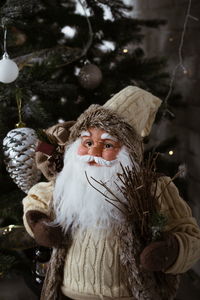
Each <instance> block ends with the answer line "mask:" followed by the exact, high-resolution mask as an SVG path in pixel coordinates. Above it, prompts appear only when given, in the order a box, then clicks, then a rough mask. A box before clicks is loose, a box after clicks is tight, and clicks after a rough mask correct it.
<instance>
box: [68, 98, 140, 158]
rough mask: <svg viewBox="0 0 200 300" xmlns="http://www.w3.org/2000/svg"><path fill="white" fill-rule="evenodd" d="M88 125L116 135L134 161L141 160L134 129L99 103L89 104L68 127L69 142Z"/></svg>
mask: <svg viewBox="0 0 200 300" xmlns="http://www.w3.org/2000/svg"><path fill="white" fill-rule="evenodd" d="M89 127H97V128H101V129H103V130H105V131H106V132H107V133H109V134H110V135H112V136H113V137H116V138H117V139H118V140H119V141H120V142H122V143H123V144H124V145H125V146H126V147H127V148H128V150H129V152H130V154H131V155H133V157H134V159H135V160H136V161H140V160H141V156H142V141H141V137H140V136H139V135H138V134H137V132H136V131H135V129H134V128H133V127H132V126H131V125H129V124H128V123H127V122H126V121H125V120H124V119H123V118H121V117H120V116H119V115H118V114H117V113H115V112H113V111H112V110H110V109H108V108H105V107H103V106H100V105H96V104H93V105H91V106H90V107H89V108H88V109H87V110H86V111H85V112H84V113H83V114H82V115H81V116H80V117H79V118H78V120H77V122H76V123H75V124H74V126H72V127H71V128H70V131H71V134H70V138H69V143H71V142H73V141H75V140H76V139H77V138H78V137H80V135H81V132H82V131H84V130H87V129H88V128H89Z"/></svg>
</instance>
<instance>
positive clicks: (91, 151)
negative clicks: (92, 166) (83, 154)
mask: <svg viewBox="0 0 200 300" xmlns="http://www.w3.org/2000/svg"><path fill="white" fill-rule="evenodd" d="M88 152H89V153H88V154H89V155H92V156H98V157H101V156H102V149H101V147H98V146H97V147H95V146H93V147H91V148H90V149H89V151H88Z"/></svg>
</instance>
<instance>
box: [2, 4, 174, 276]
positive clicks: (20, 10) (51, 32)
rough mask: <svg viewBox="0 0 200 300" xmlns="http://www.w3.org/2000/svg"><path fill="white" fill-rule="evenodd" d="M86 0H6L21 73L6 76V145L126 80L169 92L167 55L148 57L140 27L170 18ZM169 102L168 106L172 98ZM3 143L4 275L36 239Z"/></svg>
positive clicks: (10, 40) (9, 47) (10, 44)
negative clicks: (145, 16) (143, 16)
mask: <svg viewBox="0 0 200 300" xmlns="http://www.w3.org/2000/svg"><path fill="white" fill-rule="evenodd" d="M82 2H83V1H73V0H58V1H52V0H48V1H46V0H32V1H29V0H4V1H1V4H0V17H1V20H2V27H1V31H0V34H1V35H0V39H1V41H2V45H3V40H4V47H2V55H3V54H4V52H5V51H7V52H8V54H9V57H10V59H11V60H13V61H14V62H15V63H16V64H17V65H18V68H19V75H18V77H17V79H16V80H15V81H13V82H10V83H7V84H6V83H5V82H3V80H1V78H0V80H1V81H2V82H1V83H0V139H1V145H3V139H5V137H6V136H7V139H8V142H7V144H6V147H8V149H9V147H10V148H11V149H12V150H13V149H15V150H16V146H20V145H21V144H23V142H24V143H26V142H27V136H26V135H25V136H24V135H23V130H22V129H21V127H23V125H24V126H25V124H26V126H27V127H28V128H30V130H31V129H34V130H37V129H39V128H48V127H49V126H51V125H54V124H56V123H58V122H63V121H68V120H76V118H77V117H78V116H79V115H80V113H81V112H83V111H84V110H85V109H86V108H87V107H88V106H89V105H90V104H92V103H98V104H104V103H105V102H106V101H107V100H108V99H109V98H110V97H111V96H112V95H114V94H115V93H116V92H118V91H119V90H121V89H122V88H124V87H126V86H127V85H135V86H139V87H141V88H143V89H145V90H147V91H150V92H152V93H153V94H154V95H156V96H158V97H160V98H161V99H163V98H164V97H165V96H166V94H167V91H168V86H169V75H168V74H167V72H166V71H165V67H166V59H165V58H162V57H161V58H158V57H151V58H149V57H148V55H147V54H146V53H145V52H144V49H143V47H142V42H143V39H144V38H145V36H144V35H143V33H142V29H143V28H144V27H153V28H155V29H156V28H158V27H159V26H162V25H164V24H165V21H163V20H150V21H149V20H138V19H135V18H133V17H132V10H133V7H131V6H127V5H125V4H124V2H123V1H121V0H115V1H109V0H98V1H95V0H86V1H85V2H84V3H82ZM5 32H7V36H6V42H5ZM169 100H170V99H169ZM163 106H164V107H163V109H165V111H167V110H166V103H164V105H163ZM161 110H162V109H161ZM22 123H25V124H22ZM16 124H18V125H17V126H18V128H19V129H20V137H19V136H18V140H16V139H15V135H11V136H9V135H8V132H9V131H10V130H12V129H13V128H15V125H16ZM31 132H32V131H31ZM28 133H30V131H28ZM171 142H173V143H174V142H175V141H174V140H173V141H171ZM31 143H34V140H31V142H30V143H29V144H28V146H27V148H26V153H25V156H26V157H25V158H24V160H23V159H21V160H19V162H18V168H19V167H20V166H19V164H20V162H21V165H24V164H25V166H27V168H28V165H27V164H28V163H29V162H30V160H28V162H27V159H29V158H30V157H29V155H30V153H29V152H28V150H29V147H32V144H31ZM4 144H5V142H4ZM168 146H169V142H168V143H167V147H168ZM163 147H165V145H164V146H163ZM17 149H18V150H17V152H18V153H17V154H18V155H21V154H24V152H23V151H22V150H20V149H21V148H20V147H19V148H17ZM163 149H164V148H163ZM159 150H160V151H162V147H160V148H159ZM5 151H6V150H5V145H4V149H3V147H1V152H0V170H1V171H0V188H1V196H0V220H1V224H0V226H1V231H0V239H1V252H0V253H1V260H0V272H1V275H2V276H4V275H5V274H6V272H8V271H9V270H10V268H11V267H13V265H14V266H15V267H16V268H17V266H18V265H19V263H20V268H21V266H22V264H27V255H26V250H24V249H28V248H31V247H34V246H35V245H34V243H33V241H32V240H31V239H29V238H28V237H27V236H26V233H25V232H24V231H23V230H24V229H23V226H22V204H21V201H22V199H23V197H24V196H25V193H24V191H25V189H22V190H21V189H20V188H19V182H20V180H21V177H20V176H21V175H22V174H21V173H22V169H20V168H19V170H18V171H17V169H16V166H15V165H14V163H15V162H14V159H15V157H11V158H10V161H9V163H8V162H6V165H5V163H4V160H5ZM163 151H164V150H163ZM25 161H26V162H25ZM13 165H14V169H13ZM6 166H7V169H6ZM174 171H176V167H175V169H173V170H172V172H174ZM11 175H12V178H13V179H14V181H15V182H17V183H18V185H16V184H15V183H14V182H13V180H12V179H11ZM170 175H173V174H170ZM24 176H25V177H26V180H27V184H28V185H30V184H32V181H31V180H32V179H31V178H30V176H27V169H26V168H25V169H24ZM19 178H20V179H19ZM38 180H39V178H37V179H36V181H38ZM9 225H12V226H9ZM16 249H17V250H18V251H15V250H16ZM19 253H20V254H19ZM24 253H25V254H24Z"/></svg>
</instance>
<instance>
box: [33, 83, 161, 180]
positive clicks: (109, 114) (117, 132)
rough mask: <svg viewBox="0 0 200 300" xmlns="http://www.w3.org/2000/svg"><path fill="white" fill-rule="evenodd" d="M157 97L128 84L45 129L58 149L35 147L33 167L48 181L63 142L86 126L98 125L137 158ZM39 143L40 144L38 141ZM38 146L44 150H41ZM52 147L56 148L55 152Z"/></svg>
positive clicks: (157, 106) (153, 114)
mask: <svg viewBox="0 0 200 300" xmlns="http://www.w3.org/2000/svg"><path fill="white" fill-rule="evenodd" d="M160 104H161V100H160V99H159V98H157V97H155V96H154V95H152V94H151V93H149V92H147V91H145V90H143V89H141V88H138V87H135V86H128V87H126V88H124V89H123V90H121V91H120V92H119V93H117V94H115V95H114V96H113V97H112V98H111V99H110V100H108V101H107V102H106V103H105V104H104V105H103V106H100V105H94V104H93V105H91V106H90V107H89V108H88V109H87V110H86V111H85V112H83V113H82V114H81V115H80V117H79V118H78V119H77V121H76V122H67V123H64V124H57V125H55V126H53V127H51V128H49V129H48V130H47V133H48V134H50V135H53V137H54V138H55V139H56V140H57V145H58V148H55V147H54V148H53V150H52V147H51V149H50V150H51V151H52V153H51V154H49V153H47V152H45V151H46V149H47V150H49V147H46V145H45V148H44V147H43V148H42V147H41V145H40V147H39V149H38V152H37V153H36V162H37V166H38V168H39V169H41V171H42V172H43V174H44V175H45V177H46V178H47V179H49V180H51V179H52V178H54V177H55V176H56V173H57V171H56V168H57V165H59V164H58V163H57V161H60V156H59V159H57V154H61V156H62V154H63V152H64V148H65V145H67V144H68V143H71V142H73V141H74V140H76V139H77V138H78V137H79V136H80V134H81V132H82V131H83V130H87V129H88V128H89V127H97V128H102V129H104V130H105V131H107V132H108V133H110V134H111V135H112V136H115V137H117V139H119V140H120V141H122V142H123V144H124V145H125V146H126V147H127V148H128V149H129V151H130V153H132V154H133V155H134V157H135V158H136V157H138V160H140V158H141V137H144V136H146V135H148V134H149V133H150V131H151V127H152V124H153V122H154V119H155V115H156V112H157V110H158V108H159V106H160ZM42 146H44V145H43V144H42ZM42 149H45V151H43V150H42ZM55 149H59V152H60V153H58V151H57V150H56V151H54V150H55Z"/></svg>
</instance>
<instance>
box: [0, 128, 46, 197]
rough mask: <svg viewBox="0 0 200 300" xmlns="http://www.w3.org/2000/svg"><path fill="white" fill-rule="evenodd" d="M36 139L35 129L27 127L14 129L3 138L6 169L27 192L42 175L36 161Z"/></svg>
mask: <svg viewBox="0 0 200 300" xmlns="http://www.w3.org/2000/svg"><path fill="white" fill-rule="evenodd" d="M36 141H37V136H36V133H35V130H33V129H31V128H27V127H23V128H16V129H12V130H11V131H9V132H8V134H7V136H6V137H5V138H4V140H3V149H4V156H5V163H6V169H7V171H8V173H9V174H10V177H11V178H12V179H13V181H14V182H15V183H16V184H17V186H18V187H19V188H20V189H21V190H22V191H24V192H25V193H28V191H29V189H30V188H31V187H32V186H33V185H34V184H36V183H37V182H38V181H39V179H40V177H41V172H40V171H39V170H38V169H37V167H36V163H35V148H36Z"/></svg>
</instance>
